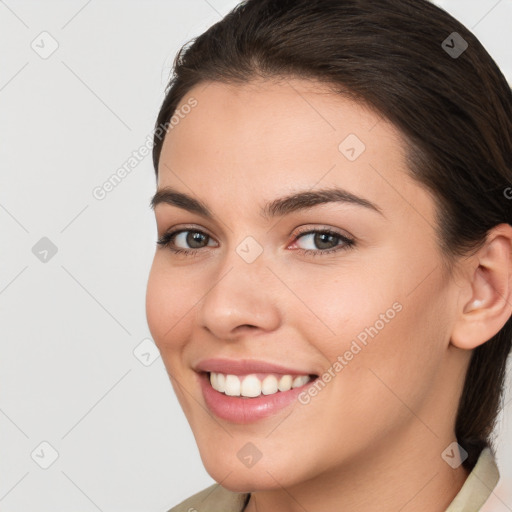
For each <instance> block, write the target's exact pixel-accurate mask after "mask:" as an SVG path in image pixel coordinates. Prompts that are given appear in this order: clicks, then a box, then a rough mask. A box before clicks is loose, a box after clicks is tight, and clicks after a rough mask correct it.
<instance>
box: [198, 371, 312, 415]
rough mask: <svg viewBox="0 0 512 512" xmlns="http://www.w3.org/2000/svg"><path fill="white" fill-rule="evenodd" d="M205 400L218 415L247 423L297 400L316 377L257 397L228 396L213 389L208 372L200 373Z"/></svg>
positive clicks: (275, 411)
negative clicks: (286, 388)
mask: <svg viewBox="0 0 512 512" xmlns="http://www.w3.org/2000/svg"><path fill="white" fill-rule="evenodd" d="M198 377H199V380H200V383H201V390H202V391H203V397H204V401H205V402H206V405H207V407H208V409H210V411H211V412H212V413H213V414H215V415H216V416H217V417H219V418H222V419H224V420H227V421H230V422H232V423H240V424H246V423H251V422H253V421H257V420H260V419H262V418H267V417H268V416H272V415H274V414H276V413H277V412H279V411H281V410H282V409H284V408H285V407H287V406H288V405H290V404H291V403H293V402H295V401H296V400H297V397H298V396H299V395H300V394H301V393H302V392H303V391H304V390H305V389H306V388H307V387H308V386H310V385H311V384H312V383H313V382H315V380H316V379H314V380H310V381H309V382H306V384H304V385H302V386H299V387H297V388H293V389H290V390H289V391H278V392H277V393H274V394H273V395H260V396H258V397H255V398H243V397H240V396H228V395H226V394H224V393H221V392H220V391H217V390H215V389H213V387H212V386H211V384H210V377H209V374H208V373H205V372H202V373H200V374H198Z"/></svg>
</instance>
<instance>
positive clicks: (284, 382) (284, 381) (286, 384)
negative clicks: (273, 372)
mask: <svg viewBox="0 0 512 512" xmlns="http://www.w3.org/2000/svg"><path fill="white" fill-rule="evenodd" d="M278 389H279V391H289V390H290V389H292V376H291V375H283V376H282V377H281V379H280V380H279V385H278Z"/></svg>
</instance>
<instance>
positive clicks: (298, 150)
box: [159, 79, 433, 217]
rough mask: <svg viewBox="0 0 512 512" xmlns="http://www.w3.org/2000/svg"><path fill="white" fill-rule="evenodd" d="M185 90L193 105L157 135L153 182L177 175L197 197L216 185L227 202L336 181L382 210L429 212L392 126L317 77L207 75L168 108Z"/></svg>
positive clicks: (170, 181)
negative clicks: (236, 80) (226, 79)
mask: <svg viewBox="0 0 512 512" xmlns="http://www.w3.org/2000/svg"><path fill="white" fill-rule="evenodd" d="M191 99H193V100H194V101H195V106H194V108H192V109H186V111H187V113H186V114H183V115H181V116H180V119H179V122H178V123H177V124H175V125H174V126H172V127H171V129H170V130H169V132H168V134H167V136H166V138H165V140H164V144H163V148H162V153H161V158H160V165H159V187H163V186H166V185H172V186H176V188H178V187H180V186H183V184H185V185H186V186H187V188H190V187H189V186H192V188H193V190H194V191H195V193H196V195H197V196H198V197H202V198H208V197H209V196H211V194H212V191H214V190H215V192H216V196H218V197H220V198H221V201H224V202H227V203H226V204H233V201H235V200H236V201H239V202H242V201H243V202H245V203H247V202H251V201H252V202H254V200H255V198H258V201H259V198H260V197H261V196H265V197H268V198H269V199H270V198H272V197H277V196H278V195H283V194H284V193H286V192H289V191H294V190H297V189H301V190H302V189H305V188H309V189H312V188H315V187H316V188H319V187H322V188H323V187H329V186H342V187H343V188H345V189H347V190H349V191H352V192H354V193H358V194H361V193H363V192H364V194H365V195H366V197H368V199H369V200H371V201H372V202H375V203H376V204H379V205H380V206H382V209H383V210H386V209H389V208H391V209H395V210H399V212H400V214H403V213H404V212H405V211H408V210H410V209H411V208H413V209H415V210H418V209H420V210H422V209H423V210H424V211H423V213H422V214H423V215H426V216H427V217H432V215H433V212H432V207H433V204H432V203H433V201H432V198H431V197H430V195H429V194H428V192H427V191H426V190H424V188H423V187H422V186H421V185H419V184H418V183H417V182H416V181H414V180H413V179H412V178H411V177H410V176H409V175H408V172H407V171H408V170H407V167H406V162H405V147H406V146H405V142H404V139H403V138H402V136H401V134H400V132H399V131H398V129H396V127H395V126H394V125H392V124H391V123H390V122H389V121H387V120H386V119H383V118H382V117H381V116H380V115H379V114H378V113H376V112H375V111H373V110H371V109H370V108H368V107H367V106H365V105H363V104H361V103H357V102H355V101H353V100H351V99H349V98H347V97H345V96H342V95H340V94H335V93H334V92H332V90H331V89H330V88H329V87H328V86H327V85H325V84H320V83H316V82H313V81H306V80H300V79H286V80H284V79H283V80H281V81H263V80H260V81H254V82H250V83H245V84H236V85H235V84H224V83H219V82H207V83H202V84H199V85H198V86H196V87H195V88H193V89H192V90H191V91H190V92H189V93H188V94H187V95H186V96H185V97H184V98H183V99H182V101H181V102H180V105H178V108H177V112H179V111H180V108H182V107H183V105H185V104H186V103H187V102H188V103H190V101H191ZM180 182H181V183H180ZM184 191H185V190H184ZM189 192H190V190H189ZM407 198H409V199H407ZM412 205H415V206H412ZM408 213H410V212H408Z"/></svg>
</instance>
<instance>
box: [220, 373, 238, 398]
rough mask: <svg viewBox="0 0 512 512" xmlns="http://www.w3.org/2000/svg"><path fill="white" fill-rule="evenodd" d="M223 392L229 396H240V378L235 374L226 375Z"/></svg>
mask: <svg viewBox="0 0 512 512" xmlns="http://www.w3.org/2000/svg"><path fill="white" fill-rule="evenodd" d="M224 387H225V389H224V393H226V395H229V396H240V379H239V378H238V377H237V376H236V375H226V382H225V384H224Z"/></svg>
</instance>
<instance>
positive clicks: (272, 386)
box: [261, 375, 277, 395]
mask: <svg viewBox="0 0 512 512" xmlns="http://www.w3.org/2000/svg"><path fill="white" fill-rule="evenodd" d="M261 392H262V393H263V394H264V395H272V394H273V393H277V379H276V378H275V377H274V375H267V376H266V377H265V378H264V379H263V382H262V383H261Z"/></svg>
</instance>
